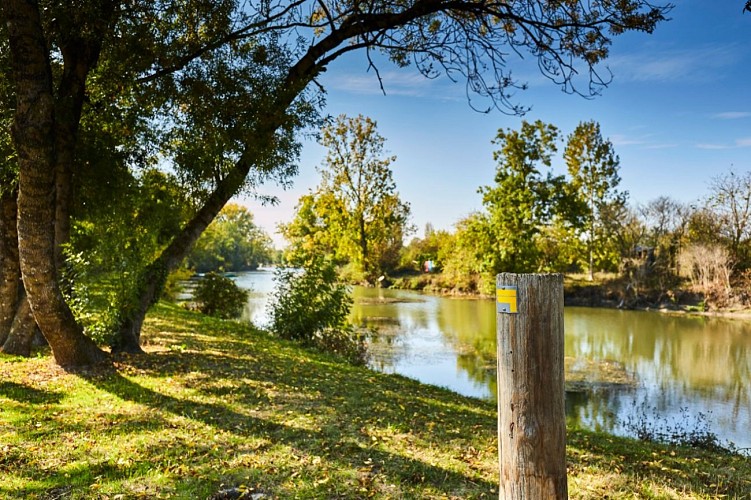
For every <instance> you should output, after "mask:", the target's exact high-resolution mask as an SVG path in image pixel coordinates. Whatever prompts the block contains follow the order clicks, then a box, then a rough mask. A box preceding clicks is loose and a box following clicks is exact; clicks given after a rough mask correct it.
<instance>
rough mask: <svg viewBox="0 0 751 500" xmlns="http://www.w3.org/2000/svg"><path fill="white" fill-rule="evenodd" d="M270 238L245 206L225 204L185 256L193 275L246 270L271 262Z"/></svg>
mask: <svg viewBox="0 0 751 500" xmlns="http://www.w3.org/2000/svg"><path fill="white" fill-rule="evenodd" d="M272 258H273V256H272V248H271V238H269V236H268V235H267V234H266V233H265V232H264V231H263V230H262V229H261V228H259V227H258V226H256V224H255V222H254V221H253V214H251V213H250V212H249V211H248V210H247V209H246V208H245V207H242V206H240V205H235V204H232V203H230V204H228V205H226V206H225V207H224V208H223V209H222V211H221V212H220V213H219V215H218V216H217V217H216V218H215V219H214V220H213V221H212V222H211V224H209V226H208V227H207V228H206V230H205V231H204V232H203V234H201V237H200V238H199V239H198V241H197V242H196V244H195V246H194V247H193V250H192V251H191V253H190V255H189V256H188V266H189V267H191V268H192V269H194V270H195V271H196V272H199V273H205V272H209V271H247V270H253V269H257V268H258V266H259V265H261V264H264V263H267V262H269V261H271V260H272Z"/></svg>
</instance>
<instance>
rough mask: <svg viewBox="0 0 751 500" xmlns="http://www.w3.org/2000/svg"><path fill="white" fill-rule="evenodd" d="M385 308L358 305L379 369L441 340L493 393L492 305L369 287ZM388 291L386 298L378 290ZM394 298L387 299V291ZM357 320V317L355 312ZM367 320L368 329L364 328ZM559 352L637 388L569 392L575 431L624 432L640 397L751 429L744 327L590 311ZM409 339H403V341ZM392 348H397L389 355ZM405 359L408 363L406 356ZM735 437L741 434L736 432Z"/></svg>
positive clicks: (576, 311)
mask: <svg viewBox="0 0 751 500" xmlns="http://www.w3.org/2000/svg"><path fill="white" fill-rule="evenodd" d="M367 292H368V293H369V294H370V295H369V296H370V297H379V295H376V294H377V293H380V294H382V295H380V296H381V297H383V298H384V303H382V304H381V303H379V302H378V301H371V302H368V303H367V304H364V305H360V306H358V307H359V312H357V310H358V307H356V308H355V309H356V312H355V313H353V314H354V316H353V317H355V318H357V317H361V318H371V320H370V321H371V322H372V321H373V319H372V318H376V319H375V321H376V322H377V323H378V324H377V326H378V327H379V329H380V330H381V333H380V334H379V336H377V337H375V342H376V345H382V346H383V347H384V349H383V353H382V354H381V356H382V358H381V359H382V361H381V362H382V365H383V367H382V368H381V369H388V367H390V366H394V365H395V364H396V363H398V362H399V361H400V360H402V358H403V357H404V356H406V355H407V350H408V349H409V345H408V344H409V342H410V341H411V340H409V338H410V335H413V334H414V335H421V334H425V331H427V330H429V331H432V332H437V333H439V334H440V336H441V338H442V341H443V343H444V344H446V345H448V346H450V348H451V349H452V350H453V351H454V352H455V353H456V364H457V367H458V369H459V370H461V372H463V373H464V374H466V376H467V378H468V379H469V380H471V381H472V382H473V383H474V384H476V385H477V386H478V387H485V388H487V391H488V393H489V394H490V395H491V396H492V397H495V394H496V392H497V386H496V384H497V382H496V328H495V314H496V313H495V304H494V302H493V301H483V300H468V299H446V298H436V297H427V296H426V297H425V302H423V303H412V302H404V303H402V302H398V301H397V302H393V301H392V302H389V299H390V298H394V297H396V298H397V299H398V297H399V296H400V295H399V294H400V293H404V292H399V291H396V292H395V293H394V291H381V292H377V291H375V290H368V291H367ZM384 292H388V293H384ZM392 294H394V295H392ZM358 314H359V315H360V316H357V315H358ZM371 324H372V323H371ZM565 333H566V356H567V357H572V358H574V359H577V360H589V361H593V362H595V363H597V362H602V361H610V360H612V361H618V362H619V363H620V364H622V365H623V367H624V368H625V369H626V370H627V371H628V372H631V373H636V374H637V376H638V380H639V382H640V384H641V386H642V387H641V388H640V389H639V390H636V391H634V390H628V389H626V390H622V389H621V390H617V389H613V388H610V389H602V388H600V389H595V390H592V391H589V392H585V393H568V394H567V397H566V405H567V415H568V418H569V421H570V423H571V424H572V425H581V426H583V427H587V428H595V429H602V430H607V431H614V430H615V431H618V430H619V429H620V431H621V432H622V431H623V422H624V419H626V418H628V417H629V415H632V413H633V408H632V406H633V404H634V401H636V400H637V399H638V398H645V401H647V402H648V403H649V404H650V405H652V406H653V407H655V408H656V409H657V411H658V412H659V413H660V414H661V415H665V416H672V415H675V414H677V413H678V412H679V411H680V409H681V408H683V407H689V408H690V409H691V411H692V412H693V413H699V412H706V411H707V409H709V408H715V409H717V408H719V409H717V410H716V411H715V414H714V415H713V417H712V419H713V422H715V423H719V422H722V423H721V424H719V425H722V426H723V427H724V428H727V429H729V432H730V433H732V432H734V431H733V430H732V429H733V427H734V426H736V427H738V428H742V427H743V425H747V424H748V425H751V416H750V413H751V412H750V409H751V384H749V383H748V382H749V380H751V355H749V352H751V323H749V322H745V321H731V320H723V319H716V318H704V317H686V316H667V315H664V314H658V313H649V312H635V311H618V310H604V309H591V308H567V309H566V311H565ZM405 339H407V340H405ZM392 346H394V347H395V348H394V349H388V348H390V347H392ZM407 361H409V360H407ZM736 434H738V433H737V432H736Z"/></svg>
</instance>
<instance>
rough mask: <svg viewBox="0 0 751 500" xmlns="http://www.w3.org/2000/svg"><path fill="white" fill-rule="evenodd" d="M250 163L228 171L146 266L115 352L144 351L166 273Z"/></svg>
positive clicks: (239, 181)
mask: <svg viewBox="0 0 751 500" xmlns="http://www.w3.org/2000/svg"><path fill="white" fill-rule="evenodd" d="M250 164H251V162H250V161H248V159H247V158H241V159H240V161H238V162H237V164H236V165H235V167H234V168H233V170H232V171H231V173H230V174H228V175H227V176H226V177H225V178H224V179H223V180H222V181H221V182H220V183H219V185H218V186H217V188H216V189H215V190H214V192H213V193H212V194H211V196H209V198H208V199H207V201H206V203H204V205H203V207H201V209H200V210H199V211H198V213H197V214H196V215H195V216H194V217H193V219H191V221H190V222H188V224H186V225H185V227H184V228H183V229H182V230H181V231H180V233H179V234H178V235H177V236H176V237H175V238H174V239H173V240H172V241H171V242H170V244H169V245H168V246H167V248H165V249H164V250H163V251H162V253H161V254H160V255H159V257H158V258H157V259H156V260H154V262H152V263H151V264H150V265H149V266H147V267H146V269H145V270H144V272H143V273H142V274H141V276H140V278H139V280H138V282H139V283H140V287H139V289H138V293H137V296H138V300H137V302H136V303H135V304H132V307H130V308H129V311H128V314H125V315H123V317H122V318H121V319H120V324H119V325H118V331H117V332H116V335H115V339H114V341H113V343H112V352H127V353H131V354H138V353H142V352H143V349H141V327H142V326H143V322H144V319H146V313H147V312H148V310H149V308H150V307H151V306H152V305H153V304H154V303H156V301H157V300H159V297H160V296H161V294H162V291H163V290H164V284H165V282H166V280H167V275H168V274H169V273H170V272H171V271H173V270H175V269H177V267H178V266H179V265H180V263H181V262H182V261H183V260H184V259H185V257H187V255H188V253H189V252H190V250H191V248H193V244H195V242H196V241H197V240H198V238H199V237H200V236H201V233H203V231H204V230H205V229H206V227H208V225H209V224H210V223H211V221H212V220H214V218H215V217H216V216H217V214H218V213H219V212H220V211H221V209H222V207H224V205H225V204H226V203H227V202H228V201H229V199H230V198H232V196H234V194H235V193H236V192H237V191H238V190H239V189H240V187H241V186H242V185H243V182H244V181H245V177H246V176H247V175H248V172H249V171H250Z"/></svg>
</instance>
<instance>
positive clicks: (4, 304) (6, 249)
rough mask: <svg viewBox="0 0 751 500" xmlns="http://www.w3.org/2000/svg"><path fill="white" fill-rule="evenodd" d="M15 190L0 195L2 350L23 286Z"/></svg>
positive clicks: (0, 315)
mask: <svg viewBox="0 0 751 500" xmlns="http://www.w3.org/2000/svg"><path fill="white" fill-rule="evenodd" d="M17 194H18V192H17V191H16V190H13V191H10V190H6V191H2V192H0V346H2V345H3V344H4V343H5V340H6V339H7V338H8V334H9V333H10V327H11V325H12V324H13V318H14V316H15V314H16V305H17V303H18V291H19V288H20V285H21V268H20V266H19V263H18V232H17V231H16V215H17V211H16V195H17Z"/></svg>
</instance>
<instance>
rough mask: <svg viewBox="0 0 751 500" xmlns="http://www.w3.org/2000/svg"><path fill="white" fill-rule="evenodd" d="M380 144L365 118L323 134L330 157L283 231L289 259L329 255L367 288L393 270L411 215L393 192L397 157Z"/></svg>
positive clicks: (344, 120) (342, 120)
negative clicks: (313, 189) (350, 269)
mask: <svg viewBox="0 0 751 500" xmlns="http://www.w3.org/2000/svg"><path fill="white" fill-rule="evenodd" d="M384 143H385V139H384V138H383V137H381V135H380V134H379V133H378V131H377V130H376V123H375V122H374V121H373V120H371V119H370V118H365V117H363V116H358V117H356V118H348V117H346V116H344V115H341V116H339V117H338V118H337V119H336V120H335V121H333V122H331V123H329V124H328V125H327V126H326V127H324V128H323V131H322V139H321V144H322V145H323V146H325V147H326V148H328V154H327V155H326V158H325V160H324V162H323V165H322V166H321V168H320V169H319V172H320V174H321V183H320V185H319V186H318V188H317V189H316V192H315V195H308V196H304V197H303V198H301V199H300V204H299V205H298V208H297V214H296V216H295V220H294V221H293V222H292V223H290V224H289V225H287V226H284V227H283V232H284V234H285V236H286V237H287V238H288V239H289V240H290V241H291V243H292V247H293V253H296V254H299V255H302V256H303V257H304V258H306V253H313V254H315V253H321V252H324V253H333V254H334V255H335V256H336V258H337V259H338V260H339V261H340V262H347V263H349V264H351V265H352V267H353V268H354V270H355V273H356V275H358V277H362V278H364V279H365V280H367V281H369V282H374V281H375V279H376V278H378V276H379V275H380V274H381V273H382V272H384V271H388V270H392V269H394V268H396V266H397V265H398V260H399V250H400V249H401V247H402V239H403V237H404V236H405V235H406V234H407V233H409V232H410V231H411V227H410V226H409V224H408V219H409V214H410V210H409V204H408V203H405V202H403V201H401V199H400V198H399V193H398V192H397V191H396V184H395V183H394V180H393V177H392V175H391V168H390V165H391V163H392V162H393V161H394V160H395V159H396V157H394V156H385V155H384Z"/></svg>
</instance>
